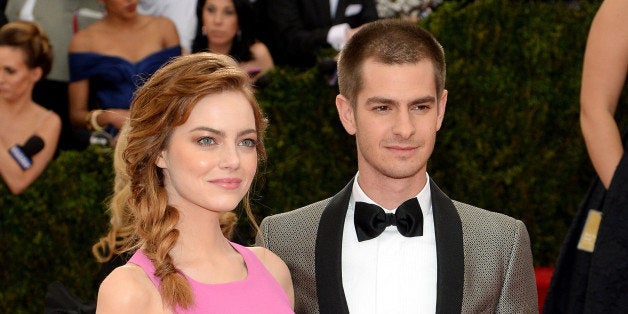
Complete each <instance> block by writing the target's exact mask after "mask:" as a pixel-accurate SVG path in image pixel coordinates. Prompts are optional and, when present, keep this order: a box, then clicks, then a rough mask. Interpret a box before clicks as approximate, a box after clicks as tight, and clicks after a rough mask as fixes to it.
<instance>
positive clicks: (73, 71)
mask: <svg viewBox="0 0 628 314" xmlns="http://www.w3.org/2000/svg"><path fill="white" fill-rule="evenodd" d="M102 2H103V3H104V8H105V11H106V14H105V17H104V18H103V19H102V20H100V21H97V22H95V23H93V24H92V25H90V26H89V27H87V28H85V29H84V30H81V31H79V32H78V33H76V34H75V35H74V36H73V37H72V41H71V43H70V47H69V64H70V84H69V89H68V92H69V98H70V99H69V101H70V108H69V112H70V121H71V122H72V124H73V125H74V126H75V127H80V128H86V129H87V130H90V131H100V130H103V129H104V130H106V131H107V132H109V133H110V134H111V135H112V136H115V134H116V133H117V130H118V129H119V128H120V127H122V125H123V124H124V121H125V120H126V119H127V118H128V109H129V106H130V104H131V99H132V97H133V93H134V92H135V89H136V88H137V87H138V86H140V85H142V83H143V81H144V80H146V79H148V77H150V75H152V74H153V72H155V71H156V70H157V69H158V68H159V67H161V65H163V64H164V63H165V62H167V61H168V60H169V59H171V58H173V57H176V56H179V55H181V47H180V45H179V36H178V35H177V30H176V27H175V25H174V23H173V22H172V21H170V20H169V19H167V18H164V17H154V16H148V15H141V14H138V13H137V3H133V2H132V3H128V2H127V1H124V2H122V1H119V0H104V1H102Z"/></svg>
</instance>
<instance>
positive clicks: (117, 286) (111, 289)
mask: <svg viewBox="0 0 628 314" xmlns="http://www.w3.org/2000/svg"><path fill="white" fill-rule="evenodd" d="M162 304H163V302H162V301H161V296H160V294H159V290H157V287H156V286H155V285H154V284H153V282H152V281H151V280H150V278H149V277H148V275H147V274H146V273H145V272H144V270H143V269H142V268H140V267H139V266H137V265H134V264H127V265H124V266H120V267H118V268H116V269H115V270H113V271H112V272H111V273H110V274H109V275H108V276H107V278H105V280H104V281H103V283H102V284H101V285H100V289H99V290H98V301H97V312H98V313H139V312H143V313H162V312H168V311H167V310H164V308H163V306H162Z"/></svg>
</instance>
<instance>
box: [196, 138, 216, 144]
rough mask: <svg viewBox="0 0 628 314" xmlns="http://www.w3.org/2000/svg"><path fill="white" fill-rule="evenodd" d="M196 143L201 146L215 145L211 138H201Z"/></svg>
mask: <svg viewBox="0 0 628 314" xmlns="http://www.w3.org/2000/svg"><path fill="white" fill-rule="evenodd" d="M197 142H198V143H199V144H200V145H203V146H209V145H213V144H215V143H216V140H214V138H213V137H201V138H200V139H198V140H197Z"/></svg>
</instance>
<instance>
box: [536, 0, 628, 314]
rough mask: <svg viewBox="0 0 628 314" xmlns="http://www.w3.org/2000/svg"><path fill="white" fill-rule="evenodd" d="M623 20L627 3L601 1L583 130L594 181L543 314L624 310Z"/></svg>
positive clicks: (626, 139) (626, 35) (590, 46)
mask: <svg viewBox="0 0 628 314" xmlns="http://www.w3.org/2000/svg"><path fill="white" fill-rule="evenodd" d="M626 16H628V1H626V0H605V1H604V2H603V3H602V4H601V5H600V8H599V9H598V11H597V13H596V15H595V17H594V18H593V22H592V23H591V28H590V30H589V36H588V38H587V45H586V48H585V52H584V61H583V66H582V87H581V90H580V127H581V129H582V135H583V137H584V141H585V143H586V147H587V152H588V154H589V158H590V160H591V163H592V164H593V168H594V169H595V172H596V174H597V177H596V178H595V180H594V183H593V185H592V186H591V188H590V189H589V192H588V194H587V195H586V197H585V199H584V201H583V202H582V203H581V205H580V208H579V210H578V212H577V213H576V216H575V218H574V220H573V221H572V224H571V227H570V230H569V233H568V234H567V237H566V239H565V241H564V242H563V246H562V248H561V252H560V255H559V257H558V261H557V263H556V267H555V269H554V273H553V276H552V281H551V283H550V287H549V291H548V294H547V298H546V300H545V305H544V306H543V312H544V313H625V312H626V309H628V298H627V297H628V290H626V282H628V272H627V271H626V269H628V249H626V248H627V247H628V220H626V218H627V217H628V154H626V147H628V129H624V130H623V133H622V131H621V130H620V127H619V124H618V122H617V121H616V119H615V113H616V112H617V108H618V106H621V105H625V102H620V96H621V94H622V90H624V87H625V84H626V75H627V74H628V23H626ZM622 122H625V121H622ZM622 136H623V139H622ZM595 221H596V222H597V223H592V222H595Z"/></svg>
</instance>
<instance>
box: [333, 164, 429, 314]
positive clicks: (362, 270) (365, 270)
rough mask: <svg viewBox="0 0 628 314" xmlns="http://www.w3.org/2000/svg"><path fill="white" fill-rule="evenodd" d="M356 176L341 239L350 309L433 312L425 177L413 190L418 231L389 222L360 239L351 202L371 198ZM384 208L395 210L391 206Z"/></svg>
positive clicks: (346, 291)
mask: <svg viewBox="0 0 628 314" xmlns="http://www.w3.org/2000/svg"><path fill="white" fill-rule="evenodd" d="M358 176H359V173H358V174H357V175H356V178H355V181H354V183H353V190H352V193H351V198H350V200H349V208H348V210H347V215H346V217H345V223H344V230H343V239H342V284H343V286H344V292H345V297H346V300H347V304H348V306H349V312H351V313H358V314H363V313H380V314H384V313H385V314H391V313H434V312H435V311H436V290H437V286H436V270H437V263H436V238H435V234H434V216H433V214H432V197H431V192H430V183H429V176H428V177H427V183H426V184H425V187H424V188H423V189H422V190H421V192H419V194H418V195H417V198H418V201H419V204H420V205H421V210H422V212H423V236H418V237H404V236H402V235H401V234H400V233H399V231H397V227H396V226H388V227H387V228H386V230H384V232H383V233H382V234H381V235H379V236H378V237H376V238H373V239H370V240H366V241H362V242H358V238H357V235H356V232H355V226H354V222H353V215H354V212H355V202H358V201H359V202H366V203H371V204H376V203H375V202H374V201H373V200H371V199H370V198H369V197H368V196H367V195H366V194H364V192H363V191H362V189H361V188H360V186H359V184H358ZM377 205H379V204H377ZM386 211H387V212H390V213H394V212H395V211H396V209H392V210H388V209H386Z"/></svg>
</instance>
